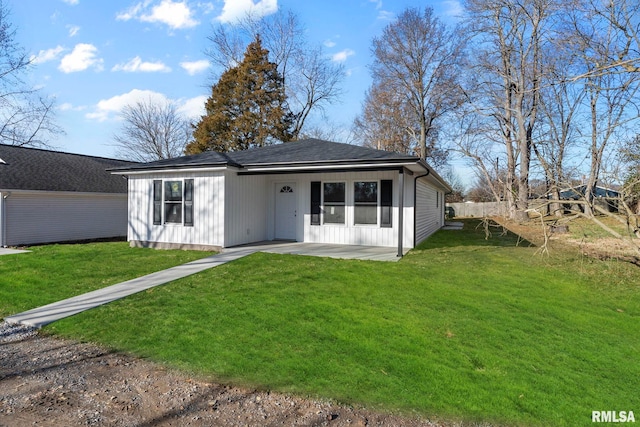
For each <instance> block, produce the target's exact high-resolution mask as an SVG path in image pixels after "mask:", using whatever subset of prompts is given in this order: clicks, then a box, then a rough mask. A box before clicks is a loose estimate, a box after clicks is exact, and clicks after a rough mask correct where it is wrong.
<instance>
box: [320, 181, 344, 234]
mask: <svg viewBox="0 0 640 427" xmlns="http://www.w3.org/2000/svg"><path fill="white" fill-rule="evenodd" d="M323 195H324V223H325V224H344V223H345V216H344V213H345V212H344V211H345V209H344V205H345V196H344V195H345V183H344V182H325V183H324V192H323Z"/></svg>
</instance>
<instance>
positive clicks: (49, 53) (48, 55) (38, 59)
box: [31, 45, 64, 64]
mask: <svg viewBox="0 0 640 427" xmlns="http://www.w3.org/2000/svg"><path fill="white" fill-rule="evenodd" d="M63 51H64V48H63V47H62V46H60V45H58V46H56V47H54V48H52V49H47V50H41V51H40V52H38V54H37V55H33V56H32V57H31V61H32V62H33V63H34V64H42V63H43V62H48V61H53V60H54V59H58V56H60V54H61V53H62V52H63Z"/></svg>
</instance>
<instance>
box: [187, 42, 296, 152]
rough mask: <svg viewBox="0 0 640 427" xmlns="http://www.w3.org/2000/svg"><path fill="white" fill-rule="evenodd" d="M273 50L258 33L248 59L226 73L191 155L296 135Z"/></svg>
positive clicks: (197, 128) (213, 95)
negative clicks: (272, 60) (271, 58)
mask: <svg viewBox="0 0 640 427" xmlns="http://www.w3.org/2000/svg"><path fill="white" fill-rule="evenodd" d="M268 53H269V52H268V51H267V50H266V49H263V48H262V45H261V41H260V36H256V39H255V40H254V41H253V42H252V43H251V44H249V46H247V50H246V52H245V55H244V59H243V60H242V62H241V63H240V64H238V65H237V66H236V67H233V68H230V69H229V70H227V71H225V72H224V73H223V74H222V76H221V77H220V80H219V81H218V83H217V84H215V85H214V86H213V87H212V91H211V96H210V97H209V99H207V102H206V104H205V109H206V114H205V115H204V116H202V118H201V119H200V122H198V123H197V124H196V125H195V126H194V131H193V137H194V140H193V141H192V142H190V143H189V144H188V145H187V147H186V149H185V152H186V153H187V154H196V153H201V152H204V151H219V152H226V151H239V150H246V149H248V148H253V147H262V146H264V145H269V144H272V143H274V142H276V141H285V142H286V141H288V140H289V139H290V138H291V135H290V129H291V126H292V123H293V117H292V114H291V112H290V111H289V108H288V106H287V103H286V96H285V93H284V80H283V78H282V76H281V75H280V74H279V73H278V70H277V68H276V64H274V63H273V62H269V59H268Z"/></svg>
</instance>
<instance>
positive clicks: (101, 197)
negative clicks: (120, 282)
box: [4, 191, 127, 245]
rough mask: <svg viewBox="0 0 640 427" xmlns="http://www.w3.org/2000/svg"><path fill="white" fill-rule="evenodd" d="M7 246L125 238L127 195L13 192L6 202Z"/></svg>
mask: <svg viewBox="0 0 640 427" xmlns="http://www.w3.org/2000/svg"><path fill="white" fill-rule="evenodd" d="M4 203H5V210H4V213H5V217H4V220H5V221H6V225H5V228H4V229H5V231H6V239H5V244H6V245H21V244H36V243H50V242H62V241H69V240H85V239H99V238H109V237H119V236H125V235H126V233H127V196H126V194H102V193H72V192H27V193H20V192H16V191H13V192H12V193H11V195H10V196H9V197H8V198H6V199H5V201H4Z"/></svg>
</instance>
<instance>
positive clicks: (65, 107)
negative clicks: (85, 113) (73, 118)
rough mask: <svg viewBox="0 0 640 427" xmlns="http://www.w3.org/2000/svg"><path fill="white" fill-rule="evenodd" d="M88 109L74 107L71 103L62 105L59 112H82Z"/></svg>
mask: <svg viewBox="0 0 640 427" xmlns="http://www.w3.org/2000/svg"><path fill="white" fill-rule="evenodd" d="M84 109H86V107H84V106H77V107H76V106H74V105H73V104H71V103H70V102H65V103H63V104H60V105H59V106H58V110H60V111H82V110H84Z"/></svg>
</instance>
